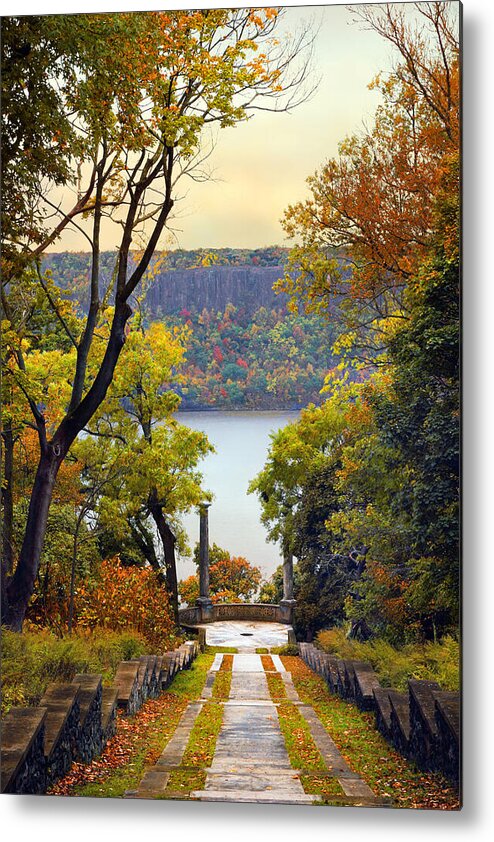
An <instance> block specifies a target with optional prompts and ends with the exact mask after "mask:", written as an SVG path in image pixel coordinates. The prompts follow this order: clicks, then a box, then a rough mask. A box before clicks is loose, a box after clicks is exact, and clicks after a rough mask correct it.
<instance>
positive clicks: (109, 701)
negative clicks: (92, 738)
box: [101, 687, 119, 743]
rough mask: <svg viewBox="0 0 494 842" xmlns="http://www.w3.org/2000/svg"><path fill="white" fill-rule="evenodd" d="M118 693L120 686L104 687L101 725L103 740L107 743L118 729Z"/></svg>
mask: <svg viewBox="0 0 494 842" xmlns="http://www.w3.org/2000/svg"><path fill="white" fill-rule="evenodd" d="M118 693H119V690H118V687H103V696H102V700H101V727H102V729H103V740H104V742H105V743H107V742H108V740H109V739H110V738H111V737H113V736H114V735H115V734H116V731H117V708H118Z"/></svg>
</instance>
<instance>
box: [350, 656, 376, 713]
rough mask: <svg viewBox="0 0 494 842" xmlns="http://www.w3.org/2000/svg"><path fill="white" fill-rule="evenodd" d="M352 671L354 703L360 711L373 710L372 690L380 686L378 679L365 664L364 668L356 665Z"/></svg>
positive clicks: (369, 666) (368, 665)
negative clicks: (353, 672)
mask: <svg viewBox="0 0 494 842" xmlns="http://www.w3.org/2000/svg"><path fill="white" fill-rule="evenodd" d="M354 670H355V701H356V702H357V705H358V707H359V708H360V710H374V708H375V701H374V690H377V689H378V688H379V687H380V686H381V684H380V681H379V678H378V677H377V674H376V673H375V672H374V670H373V668H372V667H371V665H370V664H366V666H365V668H362V667H360V666H358V665H357V666H355V667H354Z"/></svg>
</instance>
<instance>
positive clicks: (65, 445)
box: [2, 302, 132, 631]
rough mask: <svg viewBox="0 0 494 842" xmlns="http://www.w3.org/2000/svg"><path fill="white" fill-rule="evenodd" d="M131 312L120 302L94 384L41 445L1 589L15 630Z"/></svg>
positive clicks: (4, 616)
mask: <svg viewBox="0 0 494 842" xmlns="http://www.w3.org/2000/svg"><path fill="white" fill-rule="evenodd" d="M131 313H132V310H131V309H130V307H129V306H128V304H127V303H126V302H117V306H116V308H115V313H114V317H113V322H112V328H111V332H110V338H109V340H108V344H107V346H106V351H105V354H104V357H103V361H102V363H101V366H100V369H99V371H98V373H97V375H96V377H95V379H94V381H93V383H92V386H91V387H90V389H89V391H88V392H87V394H86V395H85V396H84V398H83V399H82V401H81V402H80V404H79V405H78V406H77V408H76V409H75V410H74V411H73V412H71V413H69V414H67V415H66V416H65V418H64V419H63V420H62V422H61V423H60V426H59V427H58V429H57V431H56V433H55V435H54V436H53V439H52V440H51V441H49V442H47V443H45V445H44V447H42V452H41V456H40V460H39V463H38V468H37V471H36V477H35V479H34V485H33V490H32V493H31V500H30V503H29V512H28V517H27V523H26V531H25V533H24V540H23V543H22V549H21V553H20V556H19V561H18V564H17V568H16V571H15V573H14V575H13V576H12V577H11V578H10V579H8V580H7V583H6V587H3V588H2V623H3V624H4V625H6V626H8V628H11V629H13V630H14V631H21V630H22V624H23V622H24V617H25V614H26V610H27V606H28V603H29V600H30V598H31V596H32V593H33V590H34V583H35V581H36V576H37V573H38V569H39V563H40V558H41V551H42V549H43V541H44V537H45V532H46V524H47V522H48V511H49V508H50V503H51V498H52V494H53V487H54V485H55V480H56V478H57V474H58V470H59V468H60V465H61V464H62V462H63V460H64V459H65V456H66V455H67V452H68V450H69V448H70V446H71V444H72V442H73V441H74V440H75V439H76V438H77V436H78V435H79V433H80V432H81V430H82V429H83V427H85V426H86V424H87V422H88V421H89V419H90V418H91V417H92V416H93V415H94V413H95V412H96V410H97V409H98V407H99V406H100V405H101V403H102V402H103V400H104V399H105V396H106V393H107V390H108V387H109V385H110V383H111V381H112V379H113V372H114V371H115V366H116V364H117V361H118V358H119V356H120V351H121V350H122V348H123V345H124V342H125V325H126V323H127V320H128V318H129V316H130V315H131Z"/></svg>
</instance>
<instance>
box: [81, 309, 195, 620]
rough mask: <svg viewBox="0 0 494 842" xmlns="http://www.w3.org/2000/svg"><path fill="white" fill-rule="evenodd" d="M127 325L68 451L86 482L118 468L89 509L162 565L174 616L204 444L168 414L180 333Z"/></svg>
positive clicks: (174, 399) (173, 400) (175, 402)
mask: <svg viewBox="0 0 494 842" xmlns="http://www.w3.org/2000/svg"><path fill="white" fill-rule="evenodd" d="M130 327H131V330H130V333H129V334H128V336H127V341H126V343H125V347H124V349H123V351H122V355H121V358H120V361H119V365H118V366H117V368H116V371H115V376H114V378H113V382H112V384H111V386H110V389H109V391H108V394H107V397H106V399H105V401H104V402H103V404H102V405H101V407H100V410H99V411H98V412H97V413H96V414H95V416H94V418H93V420H92V422H91V425H90V427H88V428H86V429H87V431H88V433H89V434H90V436H89V438H86V439H85V440H84V441H82V442H80V443H79V444H78V445H77V447H76V452H77V453H78V454H79V456H80V457H81V456H82V454H83V453H84V459H85V464H86V466H87V472H88V475H89V476H90V477H91V479H90V482H89V486H90V487H91V486H92V485H93V481H96V482H97V481H98V477H99V475H100V473H101V471H102V470H103V473H104V471H105V466H106V465H107V463H108V461H109V460H110V461H115V462H118V464H119V466H120V467H119V470H118V472H116V473H115V474H114V477H113V481H112V482H110V483H106V485H105V487H104V489H103V491H102V493H101V495H100V497H99V499H98V500H97V501H96V506H95V508H96V509H97V510H98V514H99V517H100V519H101V520H102V522H103V524H104V525H105V526H106V527H109V526H111V525H112V524H113V525H114V528H115V531H117V532H118V533H119V534H120V536H121V537H122V538H124V539H125V538H127V537H128V532H129V530H130V533H131V536H132V538H133V540H134V541H135V542H136V543H137V545H138V547H139V549H140V550H141V552H142V554H143V555H144V557H145V558H146V561H147V562H148V563H149V564H150V565H151V566H152V567H154V568H156V569H157V570H158V571H162V569H163V567H164V570H165V576H166V584H167V587H168V590H169V594H170V601H171V605H172V608H173V610H174V612H175V617H176V619H177V620H178V613H177V612H178V590H177V571H176V562H175V544H176V541H177V532H180V523H179V516H180V514H181V513H183V512H185V511H187V510H189V509H190V508H192V507H193V506H197V505H199V503H200V502H201V501H203V500H204V499H209V495H208V494H207V492H206V491H204V490H203V489H202V486H201V481H202V475H201V474H200V472H199V471H198V470H197V464H198V462H199V460H200V459H201V458H202V457H203V456H205V455H206V454H207V453H208V452H209V451H210V450H212V447H211V445H210V444H209V442H208V440H207V437H206V436H205V434H204V433H201V432H200V431H198V430H192V429H191V428H189V427H186V426H184V425H183V424H179V423H178V422H177V420H176V419H175V418H174V417H173V412H174V411H176V410H177V409H178V406H179V403H180V398H179V397H178V395H177V394H176V393H175V392H174V391H173V385H174V383H176V381H177V380H178V379H179V376H178V375H177V368H178V366H179V364H180V362H181V361H182V358H183V356H184V351H185V345H184V343H185V340H186V338H187V331H186V330H182V331H180V330H178V329H174V330H173V331H170V330H168V329H167V328H165V327H164V325H162V324H161V323H159V322H155V323H153V324H152V325H150V327H149V328H148V329H147V330H145V329H144V328H143V326H142V324H141V320H140V318H139V317H138V316H136V317H135V318H134V319H133V320H131V322H130ZM91 439H93V440H91ZM149 520H151V522H152V528H150V525H149ZM117 524H118V526H117ZM153 532H154V533H156V535H157V536H158V543H159V549H158V550H157V549H156V546H155V540H154V534H153Z"/></svg>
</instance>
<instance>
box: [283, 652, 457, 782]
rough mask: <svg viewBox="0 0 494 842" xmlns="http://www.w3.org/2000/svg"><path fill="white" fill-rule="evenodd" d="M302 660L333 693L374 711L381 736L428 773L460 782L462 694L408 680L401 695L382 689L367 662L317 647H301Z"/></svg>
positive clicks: (423, 682) (395, 691) (394, 691)
mask: <svg viewBox="0 0 494 842" xmlns="http://www.w3.org/2000/svg"><path fill="white" fill-rule="evenodd" d="M299 653H300V656H301V658H302V659H303V660H304V661H305V663H306V664H307V665H308V666H309V667H310V668H311V669H312V670H314V672H316V673H318V674H319V675H321V676H322V677H323V678H324V680H325V681H326V684H327V685H328V689H329V691H330V692H331V693H334V694H336V695H338V696H341V698H343V699H346V700H347V701H349V702H353V703H354V704H357V705H358V707H359V708H360V709H361V710H365V711H371V712H374V714H375V717H376V727H377V729H378V731H380V732H381V734H382V735H383V736H384V737H385V738H386V740H388V742H390V743H391V744H392V745H393V746H394V747H395V748H396V749H397V750H398V751H399V752H400V753H401V754H403V755H404V756H405V757H407V758H408V759H409V760H413V761H414V762H415V763H416V764H417V766H419V767H420V768H421V769H424V770H427V771H440V772H442V773H443V774H444V775H445V776H446V777H447V778H448V779H449V780H450V781H451V782H452V783H453V784H455V785H458V784H459V779H460V694H459V693H452V692H448V691H444V690H441V688H440V687H439V685H438V684H437V683H436V682H435V681H418V680H415V679H410V680H409V681H408V691H407V692H406V693H400V692H398V691H397V690H393V689H391V688H389V687H381V684H380V682H379V679H378V677H377V675H376V673H375V672H374V670H373V668H372V666H371V665H370V664H369V663H366V662H365V661H356V660H347V659H345V660H344V659H339V658H336V657H334V656H333V655H328V654H327V653H325V652H322V651H321V650H320V649H318V648H317V647H316V646H314V645H313V644H312V643H299Z"/></svg>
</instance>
